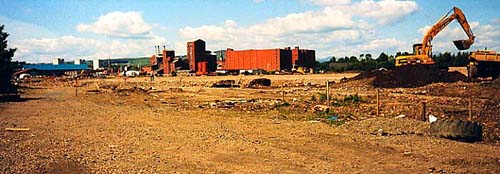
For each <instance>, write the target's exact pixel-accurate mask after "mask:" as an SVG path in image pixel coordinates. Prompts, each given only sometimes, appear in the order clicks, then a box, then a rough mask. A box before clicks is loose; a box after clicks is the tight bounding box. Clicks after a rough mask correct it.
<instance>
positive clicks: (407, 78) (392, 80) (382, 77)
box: [350, 65, 466, 88]
mask: <svg viewBox="0 0 500 174" xmlns="http://www.w3.org/2000/svg"><path fill="white" fill-rule="evenodd" d="M369 78H373V80H372V85H373V86H375V87H382V88H398V87H403V88H410V87H420V86H425V85H427V84H431V83H437V82H444V83H450V82H457V81H463V80H465V79H466V76H465V75H463V74H461V73H459V72H456V71H453V72H448V71H446V70H440V69H438V68H432V67H429V66H425V65H415V66H402V67H398V68H396V69H394V70H387V71H386V70H374V71H370V72H363V73H360V74H359V75H357V76H355V77H353V78H351V79H350V80H362V79H369Z"/></svg>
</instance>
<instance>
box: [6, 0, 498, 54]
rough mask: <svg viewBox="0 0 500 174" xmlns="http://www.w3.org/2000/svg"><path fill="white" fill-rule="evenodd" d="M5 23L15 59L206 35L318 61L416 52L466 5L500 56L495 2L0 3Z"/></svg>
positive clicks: (131, 50) (440, 47) (147, 50)
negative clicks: (308, 53) (304, 53)
mask: <svg viewBox="0 0 500 174" xmlns="http://www.w3.org/2000/svg"><path fill="white" fill-rule="evenodd" d="M0 6H1V7H2V11H0V24H4V25H6V30H7V32H9V33H10V34H11V36H10V37H9V44H10V46H11V47H16V48H18V52H16V55H15V59H16V60H24V61H28V62H50V60H51V59H52V58H54V57H62V58H65V59H66V60H73V59H76V58H84V59H95V58H107V57H111V58H113V57H141V56H149V55H151V54H152V52H153V51H154V45H166V46H167V47H168V48H169V49H174V50H175V51H176V54H177V55H183V54H185V52H186V42H187V41H190V40H193V39H197V38H201V39H203V40H205V41H206V42H207V47H208V49H210V50H219V49H226V48H234V49H258V48H281V47H287V46H300V47H302V48H308V49H315V50H316V54H317V55H316V56H317V57H318V58H323V57H328V56H337V57H339V56H350V55H359V54H366V53H370V54H373V55H378V54H380V52H387V53H389V54H394V53H395V52H397V51H410V50H411V45H412V44H413V43H416V42H420V41H421V38H422V36H423V33H424V32H425V31H426V29H428V27H429V26H431V25H432V24H434V23H435V22H436V20H438V19H439V18H440V17H441V16H442V15H444V14H445V13H446V12H447V11H449V10H450V9H451V8H452V7H453V6H457V7H459V8H461V9H462V10H463V11H464V13H465V14H466V17H467V19H468V21H469V22H470V23H471V26H472V30H473V32H474V33H475V35H476V43H475V44H474V46H473V47H472V49H484V47H488V48H489V49H494V50H495V49H496V50H497V51H500V46H499V45H500V32H499V31H500V15H499V13H497V12H496V10H498V7H500V1H498V0H433V1H431V0H426V1H424V0H417V1H396V0H361V1H358V0H231V1H229V0H191V1H189V0H187V1H182V0H171V1H153V0H149V1H97V0H95V1H92V0H91V1H71V0H67V1H62V0H58V1H52V0H45V1H28V0H19V1H12V0H0ZM464 38H466V36H465V35H464V34H463V32H462V31H461V29H460V27H459V25H458V24H457V23H456V22H453V23H451V24H450V26H449V27H448V28H446V29H445V30H444V31H443V32H442V33H440V34H439V35H438V36H437V37H436V38H435V39H434V40H433V45H434V47H433V48H434V51H436V52H438V51H449V52H457V50H456V49H455V48H454V46H453V44H452V42H451V41H452V40H456V39H464Z"/></svg>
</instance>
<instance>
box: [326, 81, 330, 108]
mask: <svg viewBox="0 0 500 174" xmlns="http://www.w3.org/2000/svg"><path fill="white" fill-rule="evenodd" d="M326 106H330V81H328V80H327V81H326Z"/></svg>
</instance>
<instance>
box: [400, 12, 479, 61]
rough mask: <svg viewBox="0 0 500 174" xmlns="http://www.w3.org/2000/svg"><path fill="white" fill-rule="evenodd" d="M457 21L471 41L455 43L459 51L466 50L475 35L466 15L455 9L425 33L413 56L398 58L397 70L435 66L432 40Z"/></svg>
mask: <svg viewBox="0 0 500 174" xmlns="http://www.w3.org/2000/svg"><path fill="white" fill-rule="evenodd" d="M455 19H456V20H457V21H458V23H460V26H462V29H463V30H464V31H465V33H466V34H467V36H468V37H469V39H467V40H456V41H453V43H454V44H455V46H456V47H457V49H459V50H466V49H469V48H470V46H471V45H472V44H473V43H474V38H475V36H474V34H473V33H472V30H471V28H470V25H469V23H468V22H467V19H466V18H465V15H464V13H463V12H462V10H460V9H459V8H457V7H453V9H451V10H450V11H449V12H448V13H446V14H445V15H444V16H443V17H441V19H439V20H438V21H437V22H436V23H435V24H434V25H433V26H432V27H431V28H430V29H429V30H428V31H427V33H425V35H424V38H423V39H422V43H418V44H414V45H413V54H411V55H403V56H398V57H396V68H397V67H400V66H412V65H418V64H422V65H433V64H435V62H434V60H432V44H431V41H432V39H433V38H434V37H435V36H436V35H437V34H438V33H439V32H441V31H442V30H443V29H444V28H445V27H446V26H448V24H450V22H452V21H453V20H455Z"/></svg>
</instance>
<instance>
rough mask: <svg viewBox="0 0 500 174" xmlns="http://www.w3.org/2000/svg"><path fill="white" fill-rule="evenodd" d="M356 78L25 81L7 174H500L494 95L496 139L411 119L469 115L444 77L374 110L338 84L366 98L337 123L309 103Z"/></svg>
mask: <svg viewBox="0 0 500 174" xmlns="http://www.w3.org/2000/svg"><path fill="white" fill-rule="evenodd" d="M354 75H356V74H355V73H352V74H329V75H282V76H262V77H266V78H270V79H271V80H272V82H273V87H270V88H263V89H248V88H233V89H230V88H210V87H208V86H210V85H211V84H212V83H213V82H215V81H217V80H221V79H234V80H236V81H241V82H242V83H246V82H247V81H249V80H251V79H254V78H258V77H259V76H226V77H161V78H156V79H155V81H154V82H149V78H129V79H127V80H124V79H121V78H114V79H89V80H79V81H78V84H77V85H79V86H81V87H79V88H78V89H77V91H76V89H75V88H74V87H72V86H73V85H75V84H76V82H75V81H53V80H44V81H42V82H38V83H31V84H29V83H25V84H24V85H25V86H29V88H24V89H22V91H23V92H24V93H23V94H22V97H23V98H24V99H25V100H24V101H19V102H4V103H0V173H452V172H455V173H500V153H499V152H500V146H499V145H498V141H497V140H498V138H499V137H498V135H496V134H495V132H496V130H498V127H499V126H498V119H499V113H500V112H499V108H498V107H492V109H488V110H485V111H483V110H484V109H483V108H485V106H494V105H495V104H496V105H497V106H498V105H499V103H498V100H497V99H496V97H497V96H493V98H488V97H487V96H486V97H478V98H475V101H474V104H475V105H474V108H473V111H474V118H473V120H475V121H478V122H481V123H483V125H486V128H485V132H486V133H487V134H488V135H489V137H488V136H485V139H487V140H485V142H478V143H464V142H457V141H452V140H447V139H441V138H435V137H431V136H430V135H429V132H428V127H429V124H428V123H425V122H421V121H417V120H415V119H412V117H416V115H418V106H419V102H420V101H427V102H428V105H429V112H430V113H432V114H434V115H436V116H438V117H453V118H461V119H466V118H467V112H464V108H466V106H467V103H468V102H467V101H468V100H466V99H464V98H461V97H460V96H442V95H435V94H433V93H432V91H433V90H432V89H434V88H443V87H442V86H439V84H432V85H429V87H423V88H418V89H417V88H415V89H382V90H381V94H380V98H381V99H380V100H381V103H382V106H381V116H379V117H377V116H376V112H375V108H376V104H375V97H374V94H375V89H373V88H371V87H369V86H364V85H363V82H355V83H345V84H344V83H342V84H338V83H337V84H333V85H332V96H333V98H334V99H339V98H344V97H345V96H347V95H349V94H351V95H354V94H359V96H361V98H362V101H361V102H360V103H339V105H338V106H334V107H333V109H332V110H333V113H332V114H331V115H335V116H338V120H336V121H328V119H326V118H327V117H329V116H330V115H328V116H327V117H325V116H320V115H318V114H315V113H313V112H312V111H311V110H312V109H311V108H312V107H313V106H314V105H316V104H321V102H320V101H314V100H312V98H311V96H313V95H314V96H315V98H317V100H319V98H320V97H319V95H318V94H319V93H321V92H324V89H325V87H324V82H325V81H326V80H334V81H336V82H338V81H339V79H340V78H343V77H352V76H354ZM461 83H463V82H460V83H457V84H455V85H462V84H461ZM113 85H114V86H115V87H116V88H117V89H127V90H122V91H119V90H116V89H115V90H112V88H110V87H109V86H113ZM443 85H448V84H443ZM464 85H469V86H471V85H475V84H464ZM282 86H285V87H282ZM451 86H453V85H451ZM132 87H136V88H132ZM429 88H430V89H429ZM450 88H451V87H450ZM446 89H448V88H446ZM460 89H461V88H460ZM422 91H425V92H422ZM283 92H284V94H285V95H283ZM75 93H76V94H77V96H75ZM494 95H498V94H494ZM499 98H500V97H499ZM283 99H284V101H282V100H283ZM228 100H229V101H237V102H240V103H238V104H236V105H235V106H232V105H229V106H226V105H221V104H220V102H222V101H228ZM279 102H281V103H284V102H286V103H287V104H288V105H284V104H281V105H280V104H279ZM339 102H340V100H339ZM465 110H466V109H465ZM401 114H404V115H405V118H395V117H396V116H398V115H401ZM5 128H29V129H30V130H28V131H22V130H20V131H7V130H5Z"/></svg>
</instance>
